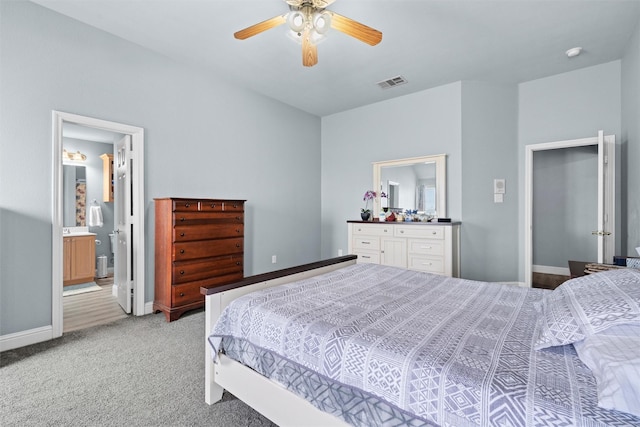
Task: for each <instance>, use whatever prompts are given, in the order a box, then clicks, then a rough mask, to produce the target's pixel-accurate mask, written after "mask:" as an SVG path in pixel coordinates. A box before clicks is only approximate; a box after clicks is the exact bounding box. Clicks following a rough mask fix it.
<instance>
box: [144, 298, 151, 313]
mask: <svg viewBox="0 0 640 427" xmlns="http://www.w3.org/2000/svg"><path fill="white" fill-rule="evenodd" d="M144 314H153V301H150V302H146V303H144Z"/></svg>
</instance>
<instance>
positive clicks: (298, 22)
mask: <svg viewBox="0 0 640 427" xmlns="http://www.w3.org/2000/svg"><path fill="white" fill-rule="evenodd" d="M287 24H288V25H289V28H291V31H293V32H295V33H300V32H302V30H304V27H305V26H306V25H307V20H306V19H305V16H304V14H303V13H302V12H300V11H299V10H294V11H292V12H289V14H288V15H287Z"/></svg>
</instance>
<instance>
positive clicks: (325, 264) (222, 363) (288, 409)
mask: <svg viewBox="0 0 640 427" xmlns="http://www.w3.org/2000/svg"><path fill="white" fill-rule="evenodd" d="M356 259H357V256H355V255H347V256H343V257H338V258H331V259H329V260H326V261H319V262H315V263H311V264H305V265H301V266H298V267H292V268H288V269H284V270H279V271H275V272H272V273H265V274H260V275H257V276H251V277H247V278H245V279H243V280H242V281H240V282H237V283H233V284H230V285H225V286H221V287H217V288H211V289H207V288H201V292H202V293H203V294H204V295H205V312H206V313H205V322H206V324H205V401H206V402H207V403H208V404H209V405H211V404H213V403H215V402H218V401H219V400H221V399H222V393H223V391H224V390H225V389H226V390H227V391H229V392H230V393H231V394H233V395H234V396H236V397H237V398H238V399H240V400H242V401H243V402H244V403H246V404H247V405H249V406H251V407H252V408H253V409H255V410H256V411H258V412H260V413H261V414H262V415H264V416H265V417H267V418H268V419H270V420H271V421H272V422H274V423H276V424H278V425H279V426H281V427H285V426H296V427H298V426H322V427H325V426H326V427H329V426H347V425H348V424H347V423H345V422H344V421H343V420H341V419H339V418H337V417H335V416H333V415H331V414H328V413H326V412H323V411H321V410H319V409H318V408H316V407H315V406H313V405H312V404H311V403H309V402H307V401H306V400H304V399H303V398H301V397H299V396H298V395H296V394H294V393H292V392H290V391H289V390H287V389H286V388H284V387H283V386H282V385H280V384H278V383H276V382H273V381H271V380H270V379H268V378H266V377H264V376H262V375H260V374H259V373H257V372H256V371H254V370H253V369H250V368H248V367H246V366H245V365H243V364H241V363H239V362H236V361H235V360H232V359H230V358H228V357H226V356H225V355H224V354H219V355H218V360H217V362H216V363H214V362H213V358H212V355H211V346H210V345H209V342H208V341H207V338H208V337H209V334H210V333H211V329H212V328H213V325H214V324H215V322H216V321H217V320H218V318H219V317H220V315H221V314H222V311H223V310H224V308H225V307H226V306H227V305H229V303H230V302H231V301H233V300H234V299H236V298H238V297H240V296H242V295H245V294H248V293H250V292H253V291H257V290H259V289H265V288H270V287H272V286H278V285H282V284H284V283H288V282H293V281H295V280H300V279H303V278H306V277H312V276H316V275H318V274H323V273H326V272H329V271H333V270H337V269H339V268H343V267H346V266H349V265H352V264H355V263H356Z"/></svg>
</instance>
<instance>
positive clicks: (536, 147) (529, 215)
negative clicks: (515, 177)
mask: <svg viewBox="0 0 640 427" xmlns="http://www.w3.org/2000/svg"><path fill="white" fill-rule="evenodd" d="M591 145H593V146H597V147H598V172H597V173H598V190H597V191H598V207H597V211H598V212H597V223H595V224H593V226H594V229H593V230H584V232H585V233H589V232H590V233H591V234H592V235H593V236H594V240H593V241H594V245H595V246H596V248H597V256H596V258H597V259H595V260H584V261H595V262H599V263H607V264H611V263H612V262H613V255H614V251H615V234H614V232H615V136H614V135H606V136H605V135H604V133H603V131H599V132H598V136H597V137H594V138H584V139H575V140H569V141H558V142H549V143H543V144H533V145H527V146H526V147H525V149H526V153H525V157H526V158H525V283H526V284H527V286H531V278H532V272H533V236H532V234H533V153H534V152H537V151H545V150H555V149H560V148H572V147H584V146H591Z"/></svg>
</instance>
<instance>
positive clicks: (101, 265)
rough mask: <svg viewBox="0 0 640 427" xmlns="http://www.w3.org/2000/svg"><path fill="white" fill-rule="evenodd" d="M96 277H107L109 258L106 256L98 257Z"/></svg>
mask: <svg viewBox="0 0 640 427" xmlns="http://www.w3.org/2000/svg"><path fill="white" fill-rule="evenodd" d="M96 277H97V278H99V279H102V278H104V277H107V256H106V255H100V256H99V257H98V261H97V272H96Z"/></svg>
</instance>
